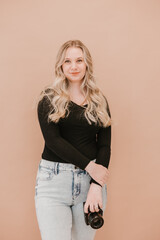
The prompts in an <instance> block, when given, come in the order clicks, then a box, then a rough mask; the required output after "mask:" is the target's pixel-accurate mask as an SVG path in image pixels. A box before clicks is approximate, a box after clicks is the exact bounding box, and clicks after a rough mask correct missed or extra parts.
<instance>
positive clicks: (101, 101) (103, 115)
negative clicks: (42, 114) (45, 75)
mask: <svg viewBox="0 0 160 240" xmlns="http://www.w3.org/2000/svg"><path fill="white" fill-rule="evenodd" d="M69 47H76V48H80V49H81V50H82V52H83V55H84V61H85V63H86V72H85V76H84V78H83V81H82V83H81V86H80V90H81V92H82V94H83V95H84V96H85V100H86V102H87V107H85V108H84V110H85V111H84V116H85V118H86V119H87V121H88V123H89V124H92V122H94V123H95V124H99V125H100V126H103V127H107V126H110V125H111V123H112V120H111V117H110V116H109V114H110V111H109V106H108V102H107V99H106V97H105V96H104V95H103V93H102V91H101V90H100V89H99V88H98V87H97V85H96V81H95V77H94V74H93V62H92V57H91V54H90V52H89V50H88V48H87V47H86V46H85V45H84V44H83V43H82V42H81V41H80V40H69V41H67V42H65V43H64V44H63V45H62V46H61V47H60V49H59V51H58V54H57V57H56V64H55V80H54V82H53V84H52V85H50V86H46V87H45V88H44V89H43V90H42V92H41V93H40V95H39V97H38V102H37V104H38V103H39V102H40V101H41V100H42V99H43V98H44V97H45V98H46V99H47V100H48V102H49V105H50V111H49V113H48V122H50V121H53V122H56V123H57V122H58V121H59V120H60V118H64V117H65V116H66V113H67V116H68V114H69V112H70V110H69V107H68V105H69V103H70V96H69V91H68V86H69V82H68V79H67V78H66V77H65V75H64V73H63V69H62V64H63V62H64V58H65V54H66V51H67V49H68V48H69ZM108 111H109V114H108Z"/></svg>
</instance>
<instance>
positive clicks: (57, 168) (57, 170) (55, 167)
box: [54, 162, 59, 175]
mask: <svg viewBox="0 0 160 240" xmlns="http://www.w3.org/2000/svg"><path fill="white" fill-rule="evenodd" d="M58 173H59V162H56V163H55V165H54V174H56V175H57V174H58Z"/></svg>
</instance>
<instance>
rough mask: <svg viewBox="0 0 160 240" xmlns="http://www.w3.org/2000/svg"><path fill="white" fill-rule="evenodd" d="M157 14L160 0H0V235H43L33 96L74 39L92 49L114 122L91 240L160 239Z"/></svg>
mask: <svg viewBox="0 0 160 240" xmlns="http://www.w3.org/2000/svg"><path fill="white" fill-rule="evenodd" d="M159 13H160V1H158V0H152V1H149V0H145V1H142V0H139V1H137V0H132V1H128V0H121V1H119V0H81V1H76V0H68V1H60V0H46V1H43V0H42V1H38V0H32V1H31V0H28V1H24V0H15V1H11V0H10V1H9V0H2V1H1V2H0V35H1V37H0V66H1V71H0V79H1V88H0V97H1V101H0V111H1V113H0V120H1V122H0V126H1V131H0V136H1V144H0V146H1V158H0V193H1V195H0V229H1V230H0V239H1V240H21V239H23V240H40V233H39V229H38V223H37V219H36V213H35V206H34V187H35V178H36V173H37V168H38V163H39V161H40V158H41V153H42V150H43V146H44V140H43V137H42V134H41V132H40V128H39V124H38V120H37V112H36V109H35V108H34V104H35V99H36V98H37V96H38V95H39V93H40V91H41V90H42V89H43V87H44V86H46V85H49V84H51V83H52V82H53V81H54V64H55V57H56V54H57V52H58V49H59V48H60V46H61V45H62V44H63V43H64V42H66V41H68V40H70V39H79V40H81V41H82V42H83V43H84V44H85V45H86V46H87V47H88V48H89V50H90V52H91V55H92V57H93V64H94V73H95V76H96V81H97V85H98V86H99V87H100V88H101V89H102V90H103V92H104V94H105V96H106V97H107V98H108V102H109V105H110V110H111V114H112V119H113V121H114V124H113V127H112V145H111V160H110V165H109V172H110V178H109V180H108V184H107V186H108V188H107V190H108V192H107V194H108V195H107V206H106V211H105V215H104V220H105V225H104V226H103V228H101V229H100V230H98V231H97V233H96V239H95V240H135V239H136V240H151V239H153V240H159V239H160V228H159V222H160V191H159V190H160V174H159V172H160V157H159V156H160V144H159V143H160V112H159V109H160V107H159V102H160V95H159V91H160V81H159V80H160V66H159V65H160V45H159V43H160V14H159ZM64 240H65V239H64Z"/></svg>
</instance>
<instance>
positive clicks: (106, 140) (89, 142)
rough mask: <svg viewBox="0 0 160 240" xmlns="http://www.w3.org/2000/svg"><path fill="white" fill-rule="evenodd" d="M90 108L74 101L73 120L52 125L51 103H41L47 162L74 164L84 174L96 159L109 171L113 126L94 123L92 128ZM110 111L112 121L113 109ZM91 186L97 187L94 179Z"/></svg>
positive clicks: (43, 156) (71, 112) (40, 120)
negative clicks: (86, 112)
mask: <svg viewBox="0 0 160 240" xmlns="http://www.w3.org/2000/svg"><path fill="white" fill-rule="evenodd" d="M86 106H87V104H85V105H83V106H80V105H78V104H76V103H74V102H72V101H70V102H69V110H70V113H69V116H68V117H65V118H60V120H59V122H58V123H55V122H53V121H52V122H50V123H48V122H47V117H48V113H49V111H50V110H51V109H50V102H49V100H48V98H47V97H46V96H45V97H43V99H42V100H41V101H40V102H39V103H38V108H37V113H38V120H39V124H40V128H41V131H42V135H43V138H44V141H45V144H44V149H43V152H42V155H41V156H42V158H43V159H46V160H48V161H53V162H61V163H72V164H74V165H76V166H78V167H79V168H81V169H83V170H84V169H85V168H86V166H87V165H88V164H89V162H90V161H91V160H93V159H96V163H98V164H101V165H103V166H104V167H107V168H108V165H109V162H110V155H111V126H108V127H105V128H104V127H100V126H99V125H96V124H95V123H93V122H92V124H91V125H90V124H89V123H88V121H87V119H86V118H85V117H84V114H83V113H84V110H85V107H86ZM107 111H108V114H109V116H110V117H111V114H110V110H109V106H108V107H107ZM91 182H94V183H97V182H96V181H95V180H94V179H93V178H91V181H90V183H91ZM97 184H98V183H97ZM99 185H100V184H99Z"/></svg>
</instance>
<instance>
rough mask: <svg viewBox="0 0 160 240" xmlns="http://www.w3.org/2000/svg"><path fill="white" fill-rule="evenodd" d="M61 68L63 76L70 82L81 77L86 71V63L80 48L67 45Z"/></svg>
mask: <svg viewBox="0 0 160 240" xmlns="http://www.w3.org/2000/svg"><path fill="white" fill-rule="evenodd" d="M62 69H63V73H64V75H65V77H66V78H67V79H68V80H69V81H71V82H78V81H81V80H82V79H83V77H84V76H85V72H86V63H85V62H84V56H83V52H82V50H81V48H76V47H69V48H68V49H67V51H66V55H65V58H64V62H63V64H62Z"/></svg>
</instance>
